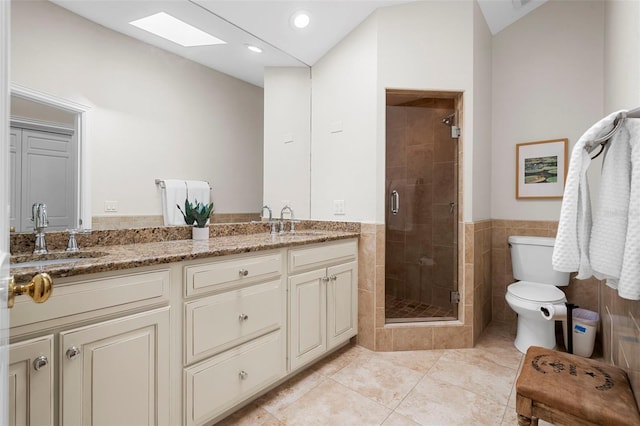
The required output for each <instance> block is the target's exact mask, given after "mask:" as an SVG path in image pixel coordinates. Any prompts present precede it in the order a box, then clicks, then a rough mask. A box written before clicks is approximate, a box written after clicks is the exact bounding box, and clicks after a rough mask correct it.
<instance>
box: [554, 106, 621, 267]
mask: <svg viewBox="0 0 640 426" xmlns="http://www.w3.org/2000/svg"><path fill="white" fill-rule="evenodd" d="M618 114H619V112H615V113H612V114H609V115H608V116H607V117H605V118H603V119H602V120H600V121H598V122H597V123H596V124H594V125H593V126H591V127H590V128H589V130H587V131H586V132H585V133H584V135H582V136H581V137H580V139H578V142H576V144H575V146H574V147H573V151H571V158H570V162H569V171H568V173H567V178H566V181H565V187H564V195H563V198H562V207H561V208H560V222H559V223H558V232H557V234H556V241H555V245H554V248H553V256H552V263H553V268H554V269H555V270H557V271H561V272H575V271H577V272H578V275H577V276H576V278H578V279H586V278H589V277H590V276H592V275H593V272H592V270H591V263H590V261H589V239H590V236H591V200H590V198H589V184H588V182H587V169H588V168H589V164H590V162H591V157H590V154H589V152H588V151H587V150H586V149H585V146H587V144H588V143H589V142H591V141H594V140H596V139H597V138H598V137H599V136H601V135H603V134H604V133H605V132H607V131H608V130H610V129H611V127H612V126H613V122H614V120H615V118H616V116H617V115H618Z"/></svg>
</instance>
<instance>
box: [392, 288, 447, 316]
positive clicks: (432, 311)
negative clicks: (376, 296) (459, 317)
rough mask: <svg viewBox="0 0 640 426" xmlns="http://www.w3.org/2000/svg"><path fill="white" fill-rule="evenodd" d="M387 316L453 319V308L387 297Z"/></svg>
mask: <svg viewBox="0 0 640 426" xmlns="http://www.w3.org/2000/svg"><path fill="white" fill-rule="evenodd" d="M384 307H385V316H386V318H387V319H391V320H393V319H409V318H416V319H419V318H436V319H438V320H440V319H442V318H453V309H452V308H451V307H449V308H448V309H447V308H443V307H439V306H435V305H429V304H427V303H422V302H419V301H416V300H411V299H400V298H396V297H394V296H392V295H389V294H387V295H385V306H384Z"/></svg>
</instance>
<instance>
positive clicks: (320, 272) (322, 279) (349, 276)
mask: <svg viewBox="0 0 640 426" xmlns="http://www.w3.org/2000/svg"><path fill="white" fill-rule="evenodd" d="M357 253H358V245H357V241H356V240H346V241H340V242H337V243H329V244H317V245H313V246H309V247H304V248H296V249H290V250H289V274H290V275H289V282H288V287H289V288H288V293H289V367H290V370H291V371H294V370H296V369H298V368H300V367H302V366H304V365H306V364H308V363H310V362H311V361H313V360H315V359H317V358H318V357H320V356H321V355H323V354H324V353H325V352H327V351H328V350H331V349H333V348H335V347H336V346H338V345H340V344H342V343H344V342H346V341H347V340H349V339H350V338H351V337H353V336H355V335H356V333H357V331H358V321H357V318H358V301H357V297H358V296H357V295H358V272H357V271H358V264H357Z"/></svg>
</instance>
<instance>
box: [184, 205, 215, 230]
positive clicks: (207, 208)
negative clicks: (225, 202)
mask: <svg viewBox="0 0 640 426" xmlns="http://www.w3.org/2000/svg"><path fill="white" fill-rule="evenodd" d="M176 206H178V210H180V213H182V217H184V221H185V223H186V224H187V225H193V224H194V223H195V226H196V227H198V228H204V227H205V225H206V224H207V220H209V216H211V212H213V203H209V205H206V204H203V203H200V202H198V200H197V199H196V200H195V201H194V202H193V203H191V202H190V201H189V199H188V198H187V199H185V200H184V211H183V210H182V209H181V208H180V205H179V204H176Z"/></svg>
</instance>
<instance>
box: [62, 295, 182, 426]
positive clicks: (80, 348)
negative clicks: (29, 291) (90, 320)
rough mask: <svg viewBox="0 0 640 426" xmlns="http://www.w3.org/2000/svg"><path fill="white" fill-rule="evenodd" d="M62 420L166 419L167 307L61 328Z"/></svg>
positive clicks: (75, 422) (94, 422)
mask: <svg viewBox="0 0 640 426" xmlns="http://www.w3.org/2000/svg"><path fill="white" fill-rule="evenodd" d="M60 380H61V390H60V392H61V396H60V398H61V424H62V425H85V426H89V425H93V426H97V425H105V426H108V425H138V426H142V425H163V424H168V423H169V403H170V401H169V395H170V393H169V308H168V307H167V308H162V309H157V310H154V311H150V312H145V313H142V314H136V315H131V316H128V317H125V318H119V319H116V320H112V321H106V322H103V323H99V324H95V325H91V326H88V327H82V328H78V329H75V330H70V331H66V332H62V333H60Z"/></svg>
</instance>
